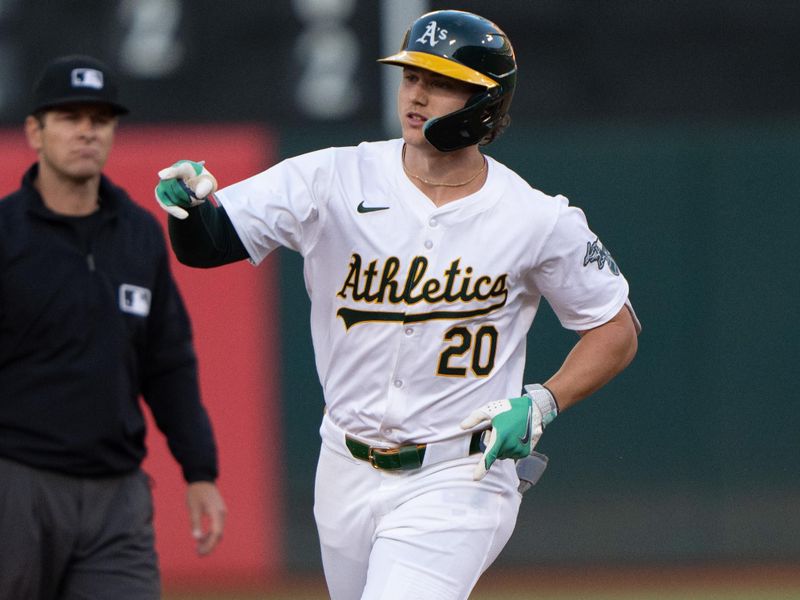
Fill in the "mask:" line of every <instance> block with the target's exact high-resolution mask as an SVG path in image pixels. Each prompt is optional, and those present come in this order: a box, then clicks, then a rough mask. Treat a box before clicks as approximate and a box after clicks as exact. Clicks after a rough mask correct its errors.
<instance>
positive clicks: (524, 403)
mask: <svg viewBox="0 0 800 600" xmlns="http://www.w3.org/2000/svg"><path fill="white" fill-rule="evenodd" d="M557 415H558V405H557V404H556V401H555V398H553V395H552V394H551V393H550V390H548V389H547V388H546V387H544V386H542V385H540V384H538V383H535V384H532V385H526V386H525V395H524V396H521V397H520V398H507V399H503V400H495V401H494V402H490V403H489V404H487V405H485V406H483V407H481V408H479V409H477V410H476V411H474V412H472V414H470V415H469V416H468V417H467V418H466V419H464V420H463V421H462V422H461V428H462V429H472V428H474V427H477V426H478V425H491V429H490V430H489V432H488V439H486V434H484V443H485V445H486V448H485V450H484V452H483V455H482V456H481V460H480V461H478V464H477V465H475V471H474V473H473V479H475V480H476V481H477V480H480V479H483V478H484V477H485V476H486V473H487V472H488V471H489V469H490V468H491V466H492V464H494V461H495V460H498V459H503V458H513V459H522V458H525V457H526V456H529V455H530V454H531V452H533V449H534V448H535V447H536V444H537V443H538V442H539V438H540V437H542V433H543V432H544V428H545V427H546V426H547V425H549V424H550V423H551V422H552V421H553V419H555V418H556V416H557Z"/></svg>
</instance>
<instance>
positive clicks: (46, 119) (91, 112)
mask: <svg viewBox="0 0 800 600" xmlns="http://www.w3.org/2000/svg"><path fill="white" fill-rule="evenodd" d="M117 121H118V119H117V117H116V116H115V114H114V111H113V110H112V108H111V107H110V106H108V105H105V104H68V105H65V106H59V107H57V108H52V109H50V110H47V111H45V112H43V113H39V114H37V115H31V116H29V117H28V118H27V119H26V120H25V133H26V136H27V138H28V143H29V144H30V146H31V148H33V149H34V150H35V151H36V153H37V154H38V155H39V168H40V169H46V170H49V171H52V172H53V173H54V174H56V175H58V176H59V177H62V178H65V179H68V180H73V181H75V182H81V181H85V180H88V179H92V178H95V177H98V176H99V175H100V172H101V171H102V170H103V166H105V164H106V160H108V155H109V153H110V152H111V146H112V145H113V143H114V132H115V130H116V127H117Z"/></svg>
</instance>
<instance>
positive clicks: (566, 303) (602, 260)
mask: <svg viewBox="0 0 800 600" xmlns="http://www.w3.org/2000/svg"><path fill="white" fill-rule="evenodd" d="M556 199H557V200H558V201H559V203H560V204H559V210H558V216H557V219H556V221H555V224H554V226H553V228H552V230H551V232H550V234H549V236H548V238H547V239H546V240H545V242H544V244H543V246H542V250H541V254H540V257H539V260H538V264H537V268H536V270H535V273H536V275H535V284H536V287H537V288H538V290H539V292H540V293H541V295H542V296H543V297H544V298H545V299H546V300H547V302H548V303H549V304H550V306H551V307H552V308H553V311H554V312H555V314H556V316H557V317H558V319H559V321H560V322H561V325H562V326H563V327H565V328H566V329H572V330H576V331H582V330H587V329H591V328H593V327H598V326H600V325H602V324H603V323H605V322H607V321H609V320H610V319H611V318H613V317H614V316H615V315H616V314H617V313H618V312H619V310H620V309H621V308H622V307H623V306H625V305H626V304H628V305H630V304H629V302H628V282H627V280H626V279H625V277H624V276H623V275H622V273H621V271H620V269H619V267H618V266H617V263H616V261H615V260H614V259H613V257H612V256H611V253H610V252H609V251H608V249H607V248H606V247H605V246H603V244H602V242H601V241H600V239H599V238H598V236H597V235H595V234H594V233H593V232H592V231H591V229H589V225H588V223H587V221H586V216H585V215H584V213H583V211H582V210H581V209H579V208H576V207H573V206H569V203H568V201H567V199H566V198H564V197H563V196H557V197H556ZM631 312H633V311H632V309H631Z"/></svg>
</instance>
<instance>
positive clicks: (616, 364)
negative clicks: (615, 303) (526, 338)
mask: <svg viewBox="0 0 800 600" xmlns="http://www.w3.org/2000/svg"><path fill="white" fill-rule="evenodd" d="M637 346H638V342H637V333H636V327H635V325H634V323H633V319H632V318H631V314H630V312H629V311H628V309H627V308H624V307H623V309H622V310H621V311H620V312H619V313H618V314H617V315H616V316H615V317H614V318H613V319H611V320H610V321H608V322H607V323H605V324H604V325H601V326H600V327H596V328H595V329H591V330H589V331H587V332H585V333H583V335H582V336H581V339H580V340H579V341H578V343H577V344H575V346H574V347H573V349H572V350H571V351H570V353H569V355H567V358H566V359H565V360H564V363H563V364H562V365H561V368H560V369H559V370H558V372H557V373H556V374H555V375H553V376H552V377H551V378H550V379H549V380H548V381H546V382H545V385H546V386H547V388H548V389H549V390H550V391H551V392H552V393H553V395H554V396H555V398H556V401H557V402H558V407H559V410H560V411H564V410H565V409H567V408H569V407H570V406H573V405H574V404H576V403H578V402H580V401H581V400H583V399H584V398H586V397H587V396H589V395H590V394H592V393H594V392H596V391H597V390H599V389H600V388H601V387H603V386H604V385H605V384H606V383H608V382H609V381H611V380H612V379H613V378H614V377H615V376H616V375H617V374H619V373H620V372H621V371H622V370H624V369H625V367H627V366H628V365H629V364H630V362H631V361H632V360H633V357H634V356H635V355H636V350H637Z"/></svg>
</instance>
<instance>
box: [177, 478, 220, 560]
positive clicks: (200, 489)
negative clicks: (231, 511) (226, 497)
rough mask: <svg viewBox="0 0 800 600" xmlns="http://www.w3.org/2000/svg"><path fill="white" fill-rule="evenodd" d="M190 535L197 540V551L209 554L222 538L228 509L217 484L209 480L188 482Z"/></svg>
mask: <svg viewBox="0 0 800 600" xmlns="http://www.w3.org/2000/svg"><path fill="white" fill-rule="evenodd" d="M186 503H187V505H188V506H189V519H190V520H191V523H192V537H194V539H195V540H196V541H197V553H198V554H199V555H200V556H204V555H206V554H209V553H210V552H211V551H212V550H213V549H214V547H215V546H216V545H217V543H219V541H220V540H221V539H222V530H223V529H224V528H225V516H226V515H227V514H228V509H227V508H225V502H224V501H223V499H222V495H221V494H220V493H219V490H218V489H217V486H216V485H214V483H212V482H211V481H195V482H194V483H190V484H189V487H188V488H187V491H186Z"/></svg>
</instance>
